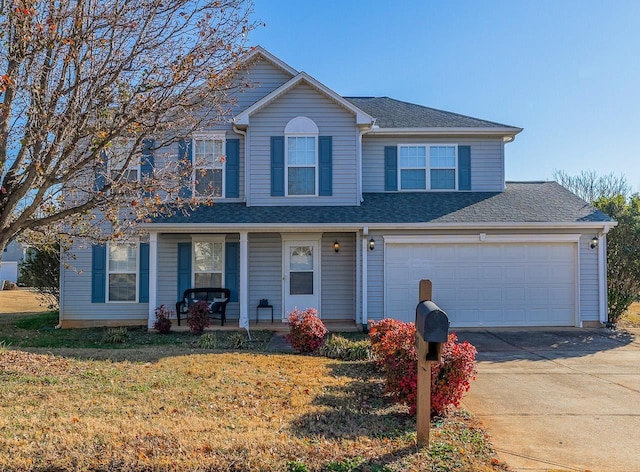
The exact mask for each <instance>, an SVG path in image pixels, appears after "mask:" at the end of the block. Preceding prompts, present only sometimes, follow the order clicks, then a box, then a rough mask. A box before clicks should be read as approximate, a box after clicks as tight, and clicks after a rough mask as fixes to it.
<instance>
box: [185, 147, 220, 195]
mask: <svg viewBox="0 0 640 472" xmlns="http://www.w3.org/2000/svg"><path fill="white" fill-rule="evenodd" d="M225 144H226V141H225V136H224V134H210V135H201V136H196V137H194V140H193V149H194V153H193V156H194V161H193V189H194V193H193V194H194V196H195V197H199V198H209V197H222V195H224V180H225V179H224V168H225V165H224V164H225V161H226V156H225Z"/></svg>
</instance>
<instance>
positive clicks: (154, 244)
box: [147, 232, 158, 329]
mask: <svg viewBox="0 0 640 472" xmlns="http://www.w3.org/2000/svg"><path fill="white" fill-rule="evenodd" d="M157 306H158V233H156V232H151V233H149V322H148V325H147V327H148V328H149V329H151V328H153V324H154V323H155V321H156V313H155V311H156V307H157Z"/></svg>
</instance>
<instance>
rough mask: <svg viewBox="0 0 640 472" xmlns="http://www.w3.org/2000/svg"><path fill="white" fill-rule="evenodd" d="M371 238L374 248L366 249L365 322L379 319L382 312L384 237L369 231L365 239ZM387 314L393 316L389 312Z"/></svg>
mask: <svg viewBox="0 0 640 472" xmlns="http://www.w3.org/2000/svg"><path fill="white" fill-rule="evenodd" d="M371 238H373V240H374V241H375V243H376V245H375V249H374V250H373V251H370V250H369V249H367V253H366V255H364V257H366V258H367V277H368V279H367V322H371V321H379V320H381V319H383V318H384V317H385V315H387V314H386V313H385V312H384V239H383V238H382V233H379V232H370V233H369V236H367V241H368V240H370V239H371ZM367 248H368V245H367ZM388 316H393V314H389V315H388Z"/></svg>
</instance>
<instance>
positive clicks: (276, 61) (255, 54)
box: [240, 46, 298, 77]
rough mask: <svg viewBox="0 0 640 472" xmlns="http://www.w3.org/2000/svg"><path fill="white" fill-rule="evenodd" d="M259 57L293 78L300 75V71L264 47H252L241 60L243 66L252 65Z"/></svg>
mask: <svg viewBox="0 0 640 472" xmlns="http://www.w3.org/2000/svg"><path fill="white" fill-rule="evenodd" d="M259 57H262V58H263V59H266V60H267V61H268V62H270V63H271V64H273V65H274V66H275V67H277V68H278V69H280V70H282V71H284V72H286V73H287V74H289V75H290V76H291V77H294V76H296V75H298V71H297V70H296V69H294V68H293V67H291V66H290V65H289V64H287V63H286V62H284V61H283V60H282V59H280V58H279V57H276V56H274V55H273V54H271V53H270V52H269V51H267V50H266V49H265V48H263V47H262V46H252V47H251V48H249V52H248V53H247V54H245V56H244V57H243V58H241V59H240V62H241V63H243V64H250V63H251V62H252V61H254V60H256V59H257V58H259Z"/></svg>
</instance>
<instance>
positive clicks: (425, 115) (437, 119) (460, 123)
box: [344, 97, 519, 130]
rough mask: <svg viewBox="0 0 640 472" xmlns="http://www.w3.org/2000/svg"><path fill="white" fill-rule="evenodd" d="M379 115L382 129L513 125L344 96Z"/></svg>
mask: <svg viewBox="0 0 640 472" xmlns="http://www.w3.org/2000/svg"><path fill="white" fill-rule="evenodd" d="M344 98H345V99H346V100H348V101H350V102H351V103H353V104H354V105H355V106H357V107H358V108H360V109H361V110H362V111H364V112H366V113H368V114H369V115H371V116H373V117H374V118H376V124H377V125H378V126H379V127H380V128H514V129H516V130H519V128H516V127H514V126H509V125H503V124H500V123H494V122H493V121H487V120H480V119H478V118H472V117H470V116H465V115H459V114H457V113H451V112H448V111H442V110H436V109H435V108H429V107H425V106H422V105H416V104H414V103H408V102H402V101H400V100H395V99H393V98H389V97H344Z"/></svg>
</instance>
